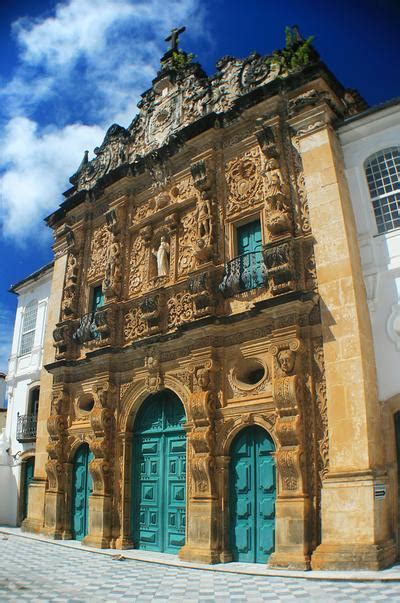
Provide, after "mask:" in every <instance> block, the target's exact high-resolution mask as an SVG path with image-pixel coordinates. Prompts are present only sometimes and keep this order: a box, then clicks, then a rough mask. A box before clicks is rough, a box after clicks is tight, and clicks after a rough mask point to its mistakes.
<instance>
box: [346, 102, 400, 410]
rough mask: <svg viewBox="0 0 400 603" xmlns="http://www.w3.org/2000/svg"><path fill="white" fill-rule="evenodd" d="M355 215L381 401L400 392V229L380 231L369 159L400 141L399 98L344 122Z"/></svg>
mask: <svg viewBox="0 0 400 603" xmlns="http://www.w3.org/2000/svg"><path fill="white" fill-rule="evenodd" d="M339 137H340V140H341V143H342V148H343V154H344V162H345V168H346V176H347V180H348V184H349V189H350V195H351V200H352V204H353V209H354V214H355V218H356V225H357V234H358V240H359V245H360V253H361V261H362V268H363V274H364V282H365V286H366V292H367V299H368V305H369V310H370V315H371V323H372V331H373V337H374V347H375V358H376V366H377V373H378V391H379V398H380V400H381V401H384V400H387V399H389V398H390V397H392V396H394V395H396V394H398V393H400V229H397V230H394V231H391V232H388V233H382V234H378V231H377V227H376V222H375V216H374V213H373V209H372V203H371V200H370V195H369V190H368V186H367V180H366V177H365V172H364V162H365V160H366V159H367V158H368V157H369V156H370V155H372V154H374V153H376V152H377V151H381V150H382V149H385V148H388V147H392V146H400V103H397V104H395V105H393V106H392V107H386V108H382V109H380V110H377V111H375V112H373V113H372V114H370V115H365V116H363V117H361V118H358V119H355V120H354V121H353V122H350V123H347V124H345V125H343V126H342V127H341V128H339Z"/></svg>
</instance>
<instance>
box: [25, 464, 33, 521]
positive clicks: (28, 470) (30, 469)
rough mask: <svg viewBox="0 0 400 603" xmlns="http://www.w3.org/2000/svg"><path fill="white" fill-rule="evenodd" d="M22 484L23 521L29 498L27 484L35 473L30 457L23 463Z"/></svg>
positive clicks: (26, 512) (26, 513)
mask: <svg viewBox="0 0 400 603" xmlns="http://www.w3.org/2000/svg"><path fill="white" fill-rule="evenodd" d="M24 468H25V471H24V482H23V492H22V496H23V499H22V519H25V517H27V515H28V496H29V484H30V483H31V481H32V480H33V474H34V471H35V457H34V456H30V457H29V459H28V460H27V461H26V463H24Z"/></svg>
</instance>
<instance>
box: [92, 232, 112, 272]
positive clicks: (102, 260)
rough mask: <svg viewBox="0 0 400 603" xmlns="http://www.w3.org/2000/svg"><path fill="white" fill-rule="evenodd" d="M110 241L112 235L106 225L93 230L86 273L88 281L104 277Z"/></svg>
mask: <svg viewBox="0 0 400 603" xmlns="http://www.w3.org/2000/svg"><path fill="white" fill-rule="evenodd" d="M111 241H112V233H111V232H110V230H109V229H108V228H107V225H106V224H103V225H102V226H99V227H98V228H95V229H94V231H93V234H92V240H91V243H90V263H89V268H88V272H87V277H88V279H90V280H92V279H94V278H96V277H99V276H104V273H105V268H106V265H107V255H108V249H109V247H110V244H111Z"/></svg>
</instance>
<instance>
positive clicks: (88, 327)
mask: <svg viewBox="0 0 400 603" xmlns="http://www.w3.org/2000/svg"><path fill="white" fill-rule="evenodd" d="M108 335H109V325H108V321H107V310H96V312H89V313H88V314H84V315H83V316H82V317H81V319H80V321H79V327H78V328H77V329H76V331H75V333H74V334H73V335H72V339H74V341H76V342H78V343H81V344H82V343H85V342H86V341H91V340H101V339H103V338H104V337H106V336H108Z"/></svg>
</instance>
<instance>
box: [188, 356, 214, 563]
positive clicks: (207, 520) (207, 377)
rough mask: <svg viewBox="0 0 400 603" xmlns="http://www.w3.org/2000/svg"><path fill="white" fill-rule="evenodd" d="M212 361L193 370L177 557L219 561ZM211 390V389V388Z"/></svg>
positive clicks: (208, 561)
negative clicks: (182, 537)
mask: <svg viewBox="0 0 400 603" xmlns="http://www.w3.org/2000/svg"><path fill="white" fill-rule="evenodd" d="M211 367H212V363H211V362H210V363H209V364H208V366H203V367H199V368H197V369H195V370H194V390H195V391H193V393H192V397H191V400H190V415H191V417H190V418H191V421H189V422H188V423H187V424H186V429H187V431H188V446H189V447H190V450H189V451H188V452H189V454H188V485H189V488H188V490H189V492H188V521H187V534H186V544H185V546H184V547H183V548H182V549H181V550H180V552H179V557H180V558H181V559H186V560H188V561H198V562H201V563H218V562H219V560H220V555H219V546H218V500H217V495H216V483H215V469H216V466H215V428H214V410H215V400H214V394H213V391H212V390H213V385H214V384H213V381H214V379H213V372H212V371H211ZM210 390H211V391H210Z"/></svg>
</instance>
